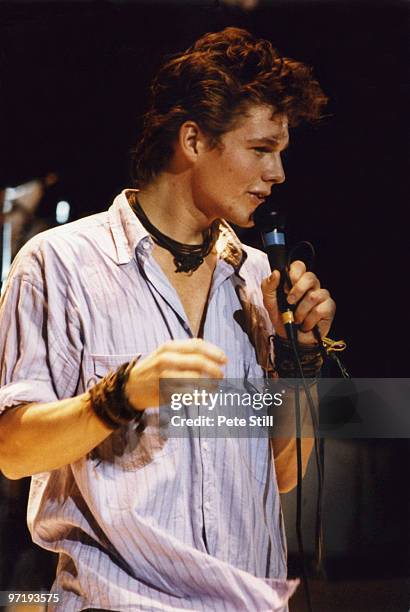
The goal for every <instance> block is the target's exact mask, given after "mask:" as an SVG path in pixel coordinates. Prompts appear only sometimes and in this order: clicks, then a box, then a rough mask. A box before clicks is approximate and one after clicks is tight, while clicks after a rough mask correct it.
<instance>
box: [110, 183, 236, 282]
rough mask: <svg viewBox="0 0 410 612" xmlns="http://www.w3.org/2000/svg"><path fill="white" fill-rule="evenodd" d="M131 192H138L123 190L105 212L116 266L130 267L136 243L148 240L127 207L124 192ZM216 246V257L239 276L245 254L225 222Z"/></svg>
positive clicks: (220, 224) (147, 234)
mask: <svg viewBox="0 0 410 612" xmlns="http://www.w3.org/2000/svg"><path fill="white" fill-rule="evenodd" d="M130 191H134V192H135V191H138V190H136V189H124V190H123V191H122V192H121V193H120V194H119V195H117V197H116V198H115V199H114V201H113V203H112V205H111V206H110V208H109V209H108V219H109V225H110V230H111V233H112V237H113V240H114V244H115V248H116V251H117V263H118V264H119V265H121V264H126V263H129V262H130V261H131V259H132V258H133V257H134V254H135V249H136V248H137V247H138V245H139V243H140V242H141V241H142V240H144V238H148V239H150V238H149V233H148V232H147V230H146V229H145V227H144V226H143V225H142V223H141V222H140V220H139V219H138V217H137V216H136V215H135V213H134V212H133V210H132V209H131V207H130V205H129V203H128V199H127V192H130ZM150 240H151V239H150ZM215 246H216V250H217V253H218V257H219V258H220V259H223V260H224V261H225V262H226V263H228V264H229V265H231V266H232V267H233V269H234V271H235V272H236V273H237V274H238V273H239V270H240V268H241V266H242V264H243V263H244V261H245V259H246V257H247V254H246V252H245V251H244V249H243V248H242V244H241V241H240V240H239V238H238V236H237V235H236V234H235V232H234V231H233V229H232V228H231V226H230V225H229V223H227V222H226V221H225V220H224V219H221V220H220V221H219V236H218V238H217V241H216V245H215Z"/></svg>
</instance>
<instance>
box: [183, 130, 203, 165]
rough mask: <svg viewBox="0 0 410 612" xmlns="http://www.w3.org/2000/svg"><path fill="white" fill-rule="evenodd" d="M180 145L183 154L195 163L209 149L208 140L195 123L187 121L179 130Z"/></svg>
mask: <svg viewBox="0 0 410 612" xmlns="http://www.w3.org/2000/svg"><path fill="white" fill-rule="evenodd" d="M178 145H179V148H180V151H181V153H182V154H183V155H184V157H185V158H186V159H187V160H188V161H190V162H191V163H195V162H196V161H197V159H198V157H199V156H200V154H201V153H202V152H203V151H204V150H205V149H206V148H207V138H206V137H205V134H204V133H203V132H202V130H201V128H200V127H199V126H198V124H197V123H195V121H190V120H189V121H185V122H184V123H183V124H182V125H181V127H180V128H179V135H178Z"/></svg>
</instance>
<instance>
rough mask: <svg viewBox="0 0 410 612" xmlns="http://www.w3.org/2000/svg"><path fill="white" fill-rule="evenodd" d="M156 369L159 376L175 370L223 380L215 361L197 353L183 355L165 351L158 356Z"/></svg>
mask: <svg viewBox="0 0 410 612" xmlns="http://www.w3.org/2000/svg"><path fill="white" fill-rule="evenodd" d="M158 368H159V375H160V376H162V375H163V372H164V371H169V370H175V371H177V372H183V371H191V372H195V376H205V377H208V378H223V372H222V370H221V368H220V367H219V366H218V365H217V364H216V363H215V361H213V360H212V359H211V358H208V357H206V356H203V355H199V354H197V353H191V354H185V353H180V352H171V351H167V352H166V353H163V354H162V355H159V356H158Z"/></svg>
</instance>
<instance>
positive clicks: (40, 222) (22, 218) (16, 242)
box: [0, 172, 70, 286]
mask: <svg viewBox="0 0 410 612" xmlns="http://www.w3.org/2000/svg"><path fill="white" fill-rule="evenodd" d="M58 180H59V177H58V175H57V174H55V173H54V172H50V173H48V174H47V175H46V176H45V177H44V178H36V179H34V180H31V181H28V182H27V183H23V184H22V185H18V186H17V187H6V188H5V189H3V190H2V191H1V192H0V210H1V216H0V218H1V225H2V229H1V238H0V263H1V265H0V269H1V286H3V283H4V281H5V280H6V278H7V275H8V273H9V270H10V266H11V262H12V260H13V258H14V256H15V255H16V253H17V251H19V250H20V248H21V247H22V246H23V244H24V243H25V242H27V240H29V239H30V238H31V237H32V236H34V235H35V234H38V233H39V232H41V231H43V230H45V229H47V228H48V227H50V226H51V225H55V223H56V222H57V223H66V222H67V221H68V218H69V215H70V207H69V204H68V202H64V203H60V202H59V205H60V204H61V205H60V208H58V209H56V218H55V219H53V222H51V223H50V222H49V221H48V220H46V219H43V218H42V217H41V216H39V215H38V209H39V205H40V203H41V201H42V200H43V198H44V195H45V193H46V191H47V189H48V188H49V187H51V186H53V185H55V184H56V183H57V182H58ZM67 207H68V208H67ZM57 215H58V216H57ZM50 221H51V220H50Z"/></svg>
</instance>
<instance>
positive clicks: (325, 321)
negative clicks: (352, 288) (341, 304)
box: [300, 298, 336, 334]
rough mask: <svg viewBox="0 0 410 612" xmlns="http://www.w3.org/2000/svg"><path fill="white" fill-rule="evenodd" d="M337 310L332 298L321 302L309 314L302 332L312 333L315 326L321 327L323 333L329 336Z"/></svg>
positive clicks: (301, 329)
mask: <svg viewBox="0 0 410 612" xmlns="http://www.w3.org/2000/svg"><path fill="white" fill-rule="evenodd" d="M335 310H336V307H335V302H334V301H333V300H332V299H331V298H329V299H328V300H326V301H325V302H321V303H320V304H318V305H317V306H315V307H314V308H312V310H311V311H310V312H309V314H308V315H307V317H306V319H305V320H304V321H303V325H302V326H301V328H300V331H302V332H309V331H312V329H313V328H314V326H315V325H319V326H320V328H321V332H322V333H324V334H327V333H328V331H329V329H330V326H331V324H332V321H333V318H334V315H335Z"/></svg>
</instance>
